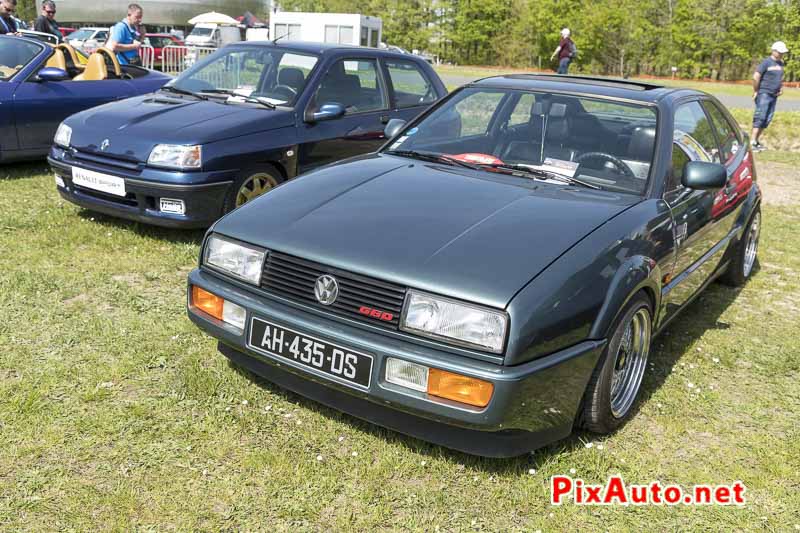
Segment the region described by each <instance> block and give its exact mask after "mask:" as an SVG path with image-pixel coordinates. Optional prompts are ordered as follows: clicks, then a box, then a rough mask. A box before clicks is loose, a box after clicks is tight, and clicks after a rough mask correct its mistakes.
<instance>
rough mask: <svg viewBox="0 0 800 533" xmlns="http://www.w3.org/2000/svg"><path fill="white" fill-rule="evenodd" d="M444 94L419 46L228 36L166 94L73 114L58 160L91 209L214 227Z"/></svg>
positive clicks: (61, 178) (57, 147)
mask: <svg viewBox="0 0 800 533" xmlns="http://www.w3.org/2000/svg"><path fill="white" fill-rule="evenodd" d="M445 94H446V89H445V87H444V84H443V83H442V82H441V80H440V79H439V77H438V76H437V75H436V73H435V72H434V71H433V69H432V68H431V67H430V65H428V64H427V63H426V62H425V61H423V60H422V59H420V58H417V57H416V56H411V55H404V54H400V53H394V52H388V51H384V50H378V49H373V48H361V47H352V46H342V45H331V44H321V43H298V42H285V43H283V42H278V43H273V42H257V43H256V42H247V43H238V44H235V45H231V46H227V47H225V48H223V49H221V50H219V51H218V52H216V53H215V54H213V55H211V56H209V57H208V58H207V59H205V60H204V61H202V62H200V63H198V64H197V65H195V66H194V67H192V68H191V69H189V70H187V71H186V72H184V73H183V74H182V75H181V76H180V77H178V78H177V79H175V80H174V81H173V82H171V83H168V84H167V85H166V86H164V87H163V88H162V89H161V90H159V91H158V92H155V93H152V94H147V95H144V96H140V97H136V98H129V99H127V100H124V101H120V102H115V103H111V104H108V105H104V106H101V107H97V108H94V109H91V110H88V111H84V112H81V113H78V114H76V115H73V116H71V117H69V118H68V119H67V120H65V121H64V122H63V123H62V124H61V125H60V126H59V128H58V131H57V132H56V136H55V143H54V145H53V147H52V148H51V150H50V154H49V157H48V161H49V163H50V166H51V167H52V169H53V171H54V172H55V175H56V185H57V187H58V191H59V193H60V194H61V196H63V197H64V198H66V199H67V200H69V201H71V202H73V203H75V204H77V205H79V206H81V207H84V208H86V209H90V210H93V211H98V212H102V213H105V214H109V215H113V216H118V217H122V218H127V219H132V220H137V221H141V222H146V223H151V224H157V225H161V226H169V227H184V228H191V227H206V226H209V225H210V224H211V223H213V222H214V221H215V220H217V219H218V218H219V217H220V216H221V215H222V214H224V213H226V212H228V211H230V210H232V209H234V208H236V207H238V206H240V205H242V204H244V203H246V202H248V201H249V200H251V199H253V198H255V197H256V196H259V195H261V194H263V193H264V192H266V191H268V190H270V189H272V188H273V187H276V186H277V185H278V184H280V183H281V182H283V181H285V180H287V179H290V178H293V177H294V176H296V175H298V174H301V173H303V172H306V171H308V170H310V169H312V168H316V167H319V166H322V165H324V164H327V163H330V162H333V161H336V160H339V159H344V158H347V157H350V156H355V155H359V154H363V153H367V152H372V151H374V150H376V149H377V148H378V147H379V146H380V145H381V144H382V143H383V142H384V140H385V136H384V127H385V124H386V123H388V122H389V121H390V120H391V119H395V118H398V119H403V120H410V119H412V118H414V117H415V116H416V115H418V114H419V113H420V112H422V111H424V110H425V109H427V108H428V106H430V104H432V103H433V102H435V101H436V100H438V99H439V98H440V97H442V96H444V95H445Z"/></svg>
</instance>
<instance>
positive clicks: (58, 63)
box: [45, 48, 67, 70]
mask: <svg viewBox="0 0 800 533" xmlns="http://www.w3.org/2000/svg"><path fill="white" fill-rule="evenodd" d="M45 66H46V67H56V68H60V69H61V70H67V60H66V58H65V57H64V52H62V51H61V50H59V49H58V48H56V49H54V50H53V55H51V56H50V58H49V59H48V60H47V63H45Z"/></svg>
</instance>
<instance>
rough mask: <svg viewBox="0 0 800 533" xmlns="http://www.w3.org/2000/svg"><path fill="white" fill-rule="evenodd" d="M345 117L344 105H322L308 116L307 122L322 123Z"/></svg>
mask: <svg viewBox="0 0 800 533" xmlns="http://www.w3.org/2000/svg"><path fill="white" fill-rule="evenodd" d="M341 116H344V106H343V105H342V104H322V105H321V106H320V108H319V109H317V110H316V111H314V112H313V113H308V114H306V122H322V121H323V120H332V119H334V118H339V117H341Z"/></svg>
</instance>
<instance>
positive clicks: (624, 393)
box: [611, 307, 650, 418]
mask: <svg viewBox="0 0 800 533" xmlns="http://www.w3.org/2000/svg"><path fill="white" fill-rule="evenodd" d="M649 352H650V313H648V312H647V309H646V308H644V307H643V308H641V309H639V310H638V311H636V313H635V314H634V315H633V316H632V317H631V319H630V320H629V321H628V323H627V324H625V329H624V330H623V333H622V338H621V339H620V342H619V346H618V347H617V353H616V354H615V357H614V370H613V373H612V375H611V414H613V415H614V417H615V418H622V417H624V416H625V415H626V414H627V413H628V411H629V410H630V408H631V406H632V405H633V402H634V400H635V399H636V394H637V393H638V392H639V386H640V385H641V384H642V377H643V376H644V371H645V367H646V365H647V356H648V354H649Z"/></svg>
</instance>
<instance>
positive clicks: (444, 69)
mask: <svg viewBox="0 0 800 533" xmlns="http://www.w3.org/2000/svg"><path fill="white" fill-rule="evenodd" d="M543 67H544V68H547V67H546V66H545V65H543ZM434 68H435V69H436V72H437V73H438V74H439V75H440V76H446V75H449V76H460V77H467V78H473V79H478V78H485V77H487V76H496V75H499V74H508V73H521V72H537V71H538V69H534V68H530V69H519V68H508V67H477V66H458V67H455V66H451V65H437V66H435V67H434ZM570 72H571V73H572V74H582V73H581V72H580V71H579V70H577V69H575V68H572V69H570ZM609 77H614V76H613V75H612V76H609ZM633 79H641V81H645V82H648V83H655V84H660V85H668V86H677V87H687V88H691V89H699V90H701V91H706V92H709V93H712V94H727V95H732V96H752V94H753V89H752V86H751V85H749V84H748V83H724V82H722V83H720V82H710V81H701V80H684V79H674V80H673V79H669V78H658V79H653V78H633ZM458 85H460V84H455V85H454V86H453V87H448V89H450V90H452V89H454V88H455V87H457V86H458ZM781 98H784V99H787V100H798V99H800V89H790V88H786V89H785V90H784V93H783V96H781Z"/></svg>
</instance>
